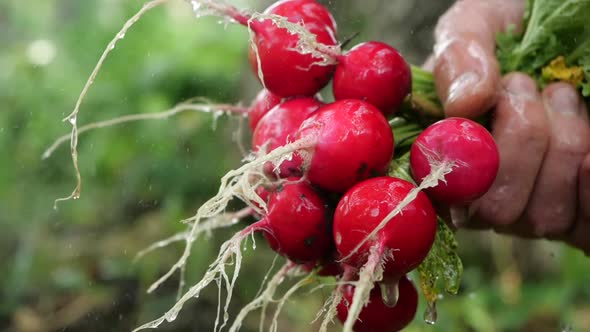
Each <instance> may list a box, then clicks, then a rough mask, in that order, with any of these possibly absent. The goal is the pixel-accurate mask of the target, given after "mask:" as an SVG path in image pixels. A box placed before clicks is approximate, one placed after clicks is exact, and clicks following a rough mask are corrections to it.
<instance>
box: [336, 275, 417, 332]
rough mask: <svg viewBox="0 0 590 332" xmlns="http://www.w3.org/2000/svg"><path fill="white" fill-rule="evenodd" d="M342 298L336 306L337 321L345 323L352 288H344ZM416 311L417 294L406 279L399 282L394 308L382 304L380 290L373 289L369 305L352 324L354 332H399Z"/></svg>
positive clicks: (410, 320) (348, 286) (352, 291)
mask: <svg viewBox="0 0 590 332" xmlns="http://www.w3.org/2000/svg"><path fill="white" fill-rule="evenodd" d="M343 295H344V297H343V299H342V301H341V302H340V303H339V304H338V319H339V320H340V321H341V322H345V321H346V318H347V317H348V306H349V304H350V303H352V298H353V295H354V286H352V285H347V286H345V288H344V294H343ZM417 309H418V292H417V291H416V288H415V287H414V285H413V284H412V282H411V281H410V280H409V279H408V278H407V277H405V276H404V277H403V278H401V279H400V281H399V299H398V301H397V303H396V305H395V306H394V307H388V306H387V305H386V304H384V303H383V300H382V296H381V290H380V288H379V287H374V288H373V290H372V291H371V295H370V300H369V304H368V305H367V306H366V307H364V308H363V310H362V311H361V313H360V315H359V318H358V320H357V321H356V323H355V324H354V328H353V329H354V331H355V332H376V331H379V332H394V331H400V330H401V329H403V328H404V327H406V326H407V325H408V324H410V323H411V322H412V320H413V319H414V316H415V315H416V310H417Z"/></svg>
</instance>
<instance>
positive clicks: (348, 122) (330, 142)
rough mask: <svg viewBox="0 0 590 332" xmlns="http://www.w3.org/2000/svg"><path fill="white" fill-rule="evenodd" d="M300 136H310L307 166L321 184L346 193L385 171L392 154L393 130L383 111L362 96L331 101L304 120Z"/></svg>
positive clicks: (308, 171) (308, 172)
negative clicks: (364, 100) (358, 183)
mask: <svg viewBox="0 0 590 332" xmlns="http://www.w3.org/2000/svg"><path fill="white" fill-rule="evenodd" d="M296 138H297V139H309V140H311V141H312V142H313V143H314V144H313V146H312V147H311V148H310V149H309V150H310V154H311V160H310V163H309V166H308V169H307V170H306V172H305V173H306V175H307V178H308V179H309V181H310V182H311V183H312V184H314V185H317V186H318V187H320V188H322V189H324V190H327V191H330V192H339V193H343V192H345V191H346V190H347V189H348V188H350V187H351V186H353V185H354V184H355V183H357V182H358V181H361V180H364V179H366V178H368V177H371V176H377V175H383V174H384V173H385V171H386V170H387V168H388V165H389V162H390V161H391V158H392V156H393V133H392V131H391V128H390V127H389V124H388V122H387V120H386V119H385V117H384V116H383V114H381V112H380V111H379V110H378V109H377V108H376V107H375V106H373V105H371V104H369V103H366V102H363V101H360V100H352V99H350V100H341V101H337V102H334V103H332V104H328V105H326V106H324V107H322V108H321V109H320V110H318V111H317V112H316V113H314V114H313V115H312V116H310V117H309V118H308V119H307V120H305V121H304V122H303V123H302V124H301V128H300V129H299V132H298V134H297V136H296Z"/></svg>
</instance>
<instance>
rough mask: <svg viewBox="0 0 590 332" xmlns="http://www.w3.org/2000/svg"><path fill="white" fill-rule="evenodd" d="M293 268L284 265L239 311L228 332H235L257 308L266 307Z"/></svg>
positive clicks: (290, 265)
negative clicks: (260, 291) (262, 289)
mask: <svg viewBox="0 0 590 332" xmlns="http://www.w3.org/2000/svg"><path fill="white" fill-rule="evenodd" d="M292 267H293V264H292V263H286V264H285V265H283V267H281V269H280V270H279V271H277V273H276V274H275V275H274V276H273V277H272V279H270V281H269V282H268V284H267V285H266V288H265V289H264V291H263V292H262V293H260V294H259V295H258V296H257V297H256V298H255V299H254V300H252V301H251V302H250V303H248V304H247V305H246V306H245V307H243V308H242V310H240V312H239V313H238V316H237V317H236V319H235V320H234V322H233V324H232V326H231V327H230V329H229V331H230V332H237V331H238V330H239V329H240V327H241V326H242V323H243V321H244V319H245V318H246V316H248V314H249V313H250V312H252V311H254V310H256V309H258V308H262V307H265V306H267V305H268V303H270V302H272V301H274V300H273V296H274V294H275V293H276V291H277V288H278V287H279V286H280V285H281V283H282V282H283V281H284V280H285V276H286V275H287V272H288V271H289V270H290V269H291V268H292Z"/></svg>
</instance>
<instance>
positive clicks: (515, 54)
mask: <svg viewBox="0 0 590 332" xmlns="http://www.w3.org/2000/svg"><path fill="white" fill-rule="evenodd" d="M588 17H590V1H588V0H529V1H528V3H527V10H526V13H525V22H524V27H525V28H524V31H523V33H522V34H520V35H517V34H515V33H514V30H513V29H512V30H509V31H508V32H507V33H505V34H500V35H499V36H498V38H497V44H498V52H497V55H498V60H499V61H500V66H501V68H502V70H503V71H504V72H513V71H522V72H525V73H528V74H530V75H532V76H533V77H537V78H539V82H540V83H546V82H544V80H543V79H542V75H541V70H542V69H543V68H544V67H545V66H547V65H548V64H549V62H550V61H551V60H553V59H555V58H557V57H558V56H564V57H566V60H567V64H568V65H569V66H576V67H581V68H584V70H585V78H584V80H583V81H582V82H580V83H578V85H579V87H580V88H581V90H582V93H583V94H584V96H586V97H590V75H589V71H588V67H589V66H590V26H589V25H588Z"/></svg>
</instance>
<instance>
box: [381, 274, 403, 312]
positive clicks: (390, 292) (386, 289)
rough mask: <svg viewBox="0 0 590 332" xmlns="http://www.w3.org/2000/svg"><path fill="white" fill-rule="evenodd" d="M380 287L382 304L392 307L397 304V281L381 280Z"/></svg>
mask: <svg viewBox="0 0 590 332" xmlns="http://www.w3.org/2000/svg"><path fill="white" fill-rule="evenodd" d="M379 287H380V288H381V299H382V300H383V304H385V305H386V306H388V307H390V308H393V307H395V305H396V304H397V300H398V299H399V287H398V282H397V281H396V282H382V283H380V284H379Z"/></svg>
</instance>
